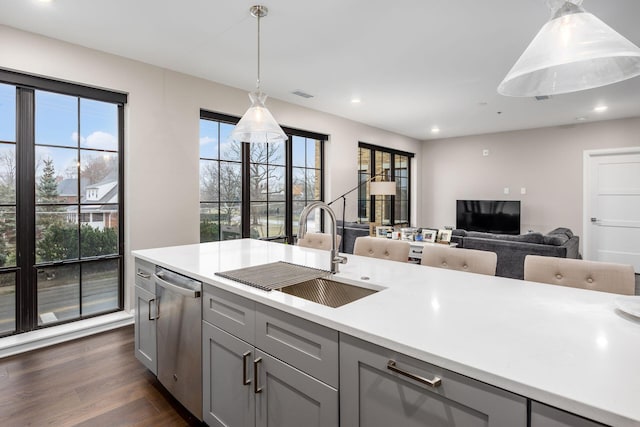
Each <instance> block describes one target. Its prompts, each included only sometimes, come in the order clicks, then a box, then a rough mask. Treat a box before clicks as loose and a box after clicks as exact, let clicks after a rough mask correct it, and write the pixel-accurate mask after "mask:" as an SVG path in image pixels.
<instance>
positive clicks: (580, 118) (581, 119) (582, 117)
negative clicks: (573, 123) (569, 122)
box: [576, 116, 587, 122]
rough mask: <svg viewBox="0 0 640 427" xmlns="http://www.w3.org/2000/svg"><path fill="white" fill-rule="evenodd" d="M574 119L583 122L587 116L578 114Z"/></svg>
mask: <svg viewBox="0 0 640 427" xmlns="http://www.w3.org/2000/svg"><path fill="white" fill-rule="evenodd" d="M576 120H577V121H579V122H584V121H586V120H587V118H586V117H584V116H580V117H576Z"/></svg>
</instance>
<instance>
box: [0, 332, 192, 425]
mask: <svg viewBox="0 0 640 427" xmlns="http://www.w3.org/2000/svg"><path fill="white" fill-rule="evenodd" d="M133 344H134V342H133V326H128V327H124V328H120V329H116V330H114V331H110V332H104V333H101V334H98V335H93V336H91V337H88V338H82V339H78V340H75V341H70V342H67V343H64V344H59V345H56V346H52V347H49V348H46V349H42V350H35V351H32V352H29V353H24V354H21V355H17V356H12V357H8V358H5V359H0V426H3V427H5V426H16V427H18V426H20V427H22V426H91V427H99V426H109V427H111V426H190V425H199V423H198V422H197V420H195V419H194V418H193V417H192V416H190V414H189V413H188V412H186V410H185V409H184V408H182V407H181V406H180V404H179V403H178V402H177V401H176V400H175V399H173V398H172V397H171V396H170V395H168V394H167V392H166V390H164V388H162V386H161V385H160V383H159V382H158V381H157V380H156V378H155V376H154V375H153V374H151V373H150V372H149V371H148V370H147V369H146V368H145V367H144V366H143V365H142V364H141V363H140V362H138V360H136V358H135V357H134V355H133Z"/></svg>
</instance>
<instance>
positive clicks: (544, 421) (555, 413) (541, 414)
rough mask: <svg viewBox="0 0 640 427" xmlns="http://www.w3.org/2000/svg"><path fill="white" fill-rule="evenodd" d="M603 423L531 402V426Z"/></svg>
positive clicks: (579, 426)
mask: <svg viewBox="0 0 640 427" xmlns="http://www.w3.org/2000/svg"><path fill="white" fill-rule="evenodd" d="M603 426H604V424H600V423H597V422H595V421H591V420H587V419H586V418H582V417H579V416H577V415H573V414H570V413H568V412H564V411H561V410H559V409H556V408H552V407H551V406H547V405H544V404H542V403H538V402H531V427H603Z"/></svg>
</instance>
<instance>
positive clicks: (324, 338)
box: [255, 304, 338, 387]
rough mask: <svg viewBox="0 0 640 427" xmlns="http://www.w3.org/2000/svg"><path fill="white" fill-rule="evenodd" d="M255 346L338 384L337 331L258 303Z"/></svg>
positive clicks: (334, 385)
mask: <svg viewBox="0 0 640 427" xmlns="http://www.w3.org/2000/svg"><path fill="white" fill-rule="evenodd" d="M255 346H256V347H258V348H259V349H260V350H264V351H265V352H267V353H269V354H270V355H272V356H274V357H276V358H278V359H280V360H282V361H283V362H285V363H287V364H289V365H292V366H295V367H296V368H298V369H300V370H301V371H303V372H305V373H307V374H309V375H311V376H312V377H315V378H317V379H319V380H320V381H323V382H325V383H327V384H329V385H330V386H332V387H338V332H337V331H335V330H333V329H329V328H327V327H325V326H320V325H318V324H317V323H313V322H310V321H308V320H304V319H301V318H299V317H296V316H293V315H291V314H288V313H285V312H283V311H280V310H276V309H274V308H271V307H267V306H264V305H261V304H257V306H256V341H255Z"/></svg>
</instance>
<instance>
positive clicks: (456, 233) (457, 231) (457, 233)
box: [451, 228, 467, 237]
mask: <svg viewBox="0 0 640 427" xmlns="http://www.w3.org/2000/svg"><path fill="white" fill-rule="evenodd" d="M451 235H452V236H460V237H464V236H466V235H467V230H463V229H461V228H456V229H455V230H453V231H452V232H451Z"/></svg>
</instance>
